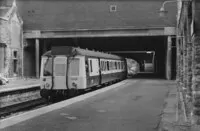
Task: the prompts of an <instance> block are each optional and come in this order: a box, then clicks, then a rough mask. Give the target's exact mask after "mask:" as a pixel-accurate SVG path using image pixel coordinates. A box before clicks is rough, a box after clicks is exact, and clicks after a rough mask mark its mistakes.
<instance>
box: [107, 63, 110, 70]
mask: <svg viewBox="0 0 200 131" xmlns="http://www.w3.org/2000/svg"><path fill="white" fill-rule="evenodd" d="M107 70H110V67H109V61H107Z"/></svg>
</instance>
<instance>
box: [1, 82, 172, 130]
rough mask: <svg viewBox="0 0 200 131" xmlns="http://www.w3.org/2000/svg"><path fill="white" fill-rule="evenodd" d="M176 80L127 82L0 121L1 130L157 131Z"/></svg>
mask: <svg viewBox="0 0 200 131" xmlns="http://www.w3.org/2000/svg"><path fill="white" fill-rule="evenodd" d="M172 88H175V82H174V81H167V80H162V79H158V80H157V79H151V80H148V79H128V80H125V81H122V82H120V83H117V84H114V85H111V86H108V87H105V88H102V89H99V90H96V91H93V92H90V93H87V94H84V95H81V96H78V97H75V98H72V99H69V100H66V101H62V102H59V103H56V104H52V105H49V106H46V107H42V108H39V109H36V110H33V111H30V112H27V113H24V114H21V115H18V116H14V117H11V118H8V119H5V120H2V121H0V129H1V130H2V131H19V130H20V131H27V130H28V131H35V130H43V131H47V130H55V131H63V130H65V131H90V130H91V131H114V130H116V131H156V130H158V127H159V124H160V120H161V115H162V112H163V108H164V105H165V99H166V96H167V94H168V93H169V90H170V89H172Z"/></svg>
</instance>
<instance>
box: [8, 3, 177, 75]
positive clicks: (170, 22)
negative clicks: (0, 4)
mask: <svg viewBox="0 0 200 131" xmlns="http://www.w3.org/2000/svg"><path fill="white" fill-rule="evenodd" d="M7 3H8V4H10V5H12V0H7ZM162 3H163V0H150V1H147V0H124V1H121V0H94V1H91V0H84V1H81V0H56V1H54V0H29V1H25V0H17V1H16V6H17V9H18V12H19V15H20V17H21V18H22V20H23V31H24V33H23V37H24V42H23V43H24V56H25V57H24V62H23V68H24V70H23V75H24V76H37V77H39V70H40V69H39V65H40V56H41V55H42V54H43V53H44V52H45V51H47V50H49V49H50V47H51V46H52V45H68V46H79V47H81V48H88V49H94V50H97V51H105V52H114V51H119V50H120V51H136V52H137V51H141V52H142V51H143V53H134V52H127V53H123V54H122V55H124V56H125V57H128V58H134V59H136V60H137V61H138V62H139V63H144V58H145V57H146V56H147V55H145V54H146V52H148V51H153V52H155V59H154V63H155V64H154V65H155V71H156V72H157V73H158V74H160V76H162V77H166V78H167V79H171V78H175V59H173V60H172V59H171V56H172V55H175V52H176V48H175V39H174V38H175V37H174V36H175V26H176V15H174V14H175V13H176V5H174V4H169V5H167V6H166V8H168V9H170V10H169V12H168V16H167V19H163V18H161V17H160V16H159V9H160V7H161V5H162ZM172 47H174V48H172ZM171 49H172V50H171ZM172 58H174V57H172ZM33 60H34V61H33Z"/></svg>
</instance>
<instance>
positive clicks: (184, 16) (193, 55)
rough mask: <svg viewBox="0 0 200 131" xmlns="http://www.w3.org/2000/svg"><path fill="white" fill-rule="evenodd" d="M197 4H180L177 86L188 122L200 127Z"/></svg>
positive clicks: (199, 62)
mask: <svg viewBox="0 0 200 131" xmlns="http://www.w3.org/2000/svg"><path fill="white" fill-rule="evenodd" d="M195 3H196V1H194V0H193V1H188V2H182V3H179V4H182V6H181V7H182V8H181V11H179V13H178V14H179V16H178V24H177V25H178V26H177V27H178V29H177V31H178V32H177V36H178V37H177V84H178V91H179V93H180V94H181V95H180V96H182V98H181V97H179V101H181V102H182V103H181V104H182V105H185V106H182V108H183V110H184V111H185V114H186V121H189V122H190V123H191V125H200V37H199V36H198V35H197V34H199V33H198V30H197V27H195V26H194V25H195V24H194V23H195V22H197V21H196V20H198V19H197V17H199V16H198V15H195V13H196V11H197V10H195V8H196V7H195V6H196V5H197V4H195ZM179 6H180V5H179ZM194 7H195V8H194ZM182 99H183V100H182Z"/></svg>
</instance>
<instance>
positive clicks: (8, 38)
mask: <svg viewBox="0 0 200 131" xmlns="http://www.w3.org/2000/svg"><path fill="white" fill-rule="evenodd" d="M22 25H23V22H22V19H21V18H20V16H19V14H18V13H17V8H16V5H13V4H12V5H11V6H3V5H2V6H0V74H1V75H2V76H5V77H8V78H12V77H20V76H22V72H23V69H22V56H23V54H22V49H23V48H22V33H23V31H22Z"/></svg>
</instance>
